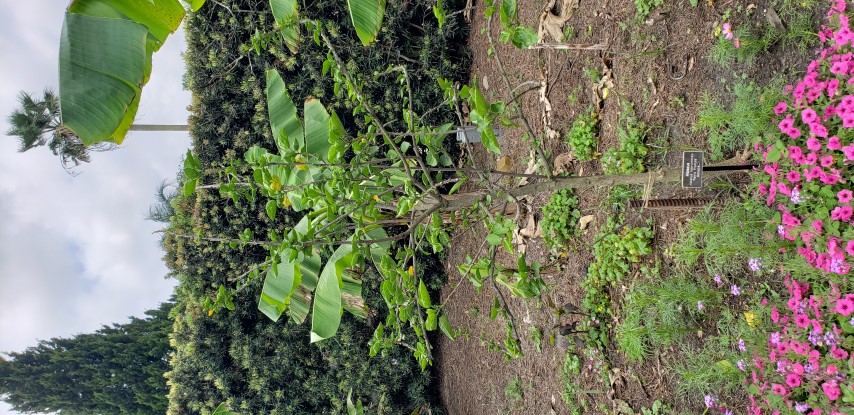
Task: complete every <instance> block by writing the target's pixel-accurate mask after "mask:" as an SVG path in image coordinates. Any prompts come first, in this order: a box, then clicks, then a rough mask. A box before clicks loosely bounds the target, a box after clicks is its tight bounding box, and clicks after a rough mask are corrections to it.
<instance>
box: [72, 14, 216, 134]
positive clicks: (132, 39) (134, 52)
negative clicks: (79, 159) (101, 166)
mask: <svg viewBox="0 0 854 415" xmlns="http://www.w3.org/2000/svg"><path fill="white" fill-rule="evenodd" d="M203 4H204V0H192V1H190V2H188V5H189V6H190V7H191V9H193V10H194V11H195V10H198V9H199V8H200V7H202V5H203ZM184 14H185V11H184V6H182V5H181V3H180V2H178V0H74V1H72V2H71V5H70V6H69V7H68V10H67V12H66V13H65V21H64V23H63V26H62V35H61V37H60V45H59V102H60V109H61V113H62V123H63V124H64V125H65V126H67V127H68V128H70V129H71V130H72V131H73V132H74V133H75V134H76V135H77V136H79V137H80V139H81V140H82V141H83V143H84V144H87V145H90V144H95V143H99V142H113V143H117V144H119V143H121V142H122V141H123V140H124V137H125V135H126V134H127V132H128V130H129V129H130V126H131V124H132V123H133V119H134V117H135V116H136V111H137V108H138V106H139V101H140V97H141V94H142V87H143V86H144V85H145V84H146V83H147V82H148V78H149V76H150V75H151V58H152V54H153V53H154V52H156V51H157V50H159V49H160V47H161V46H163V43H164V42H165V41H166V39H167V38H168V37H169V35H170V34H171V33H172V32H174V31H175V30H176V29H178V26H179V25H180V24H181V21H182V19H183V18H184Z"/></svg>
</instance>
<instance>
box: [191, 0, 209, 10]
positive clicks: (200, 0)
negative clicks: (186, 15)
mask: <svg viewBox="0 0 854 415" xmlns="http://www.w3.org/2000/svg"><path fill="white" fill-rule="evenodd" d="M205 1H206V0H192V1H190V10H192V11H194V12H197V11H199V9H201V8H202V6H204V5H205Z"/></svg>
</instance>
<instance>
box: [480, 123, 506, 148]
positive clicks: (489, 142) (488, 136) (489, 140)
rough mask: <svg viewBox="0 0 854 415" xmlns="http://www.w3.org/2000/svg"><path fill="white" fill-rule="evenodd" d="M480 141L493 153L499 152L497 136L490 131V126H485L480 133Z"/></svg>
mask: <svg viewBox="0 0 854 415" xmlns="http://www.w3.org/2000/svg"><path fill="white" fill-rule="evenodd" d="M480 142H481V143H482V144H483V146H484V147H486V149H487V150H489V151H491V152H493V153H495V154H501V148H500V147H499V146H498V137H496V136H495V132H494V131H492V127H491V126H487V127H486V128H485V129H484V130H483V131H482V132H481V133H480Z"/></svg>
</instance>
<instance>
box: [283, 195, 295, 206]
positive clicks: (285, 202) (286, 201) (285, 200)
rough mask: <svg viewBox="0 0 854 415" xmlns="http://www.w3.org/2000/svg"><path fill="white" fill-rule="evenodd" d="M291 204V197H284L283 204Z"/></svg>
mask: <svg viewBox="0 0 854 415" xmlns="http://www.w3.org/2000/svg"><path fill="white" fill-rule="evenodd" d="M291 205H293V203H291V199H288V198H287V197H286V198H284V199H282V206H284V207H291Z"/></svg>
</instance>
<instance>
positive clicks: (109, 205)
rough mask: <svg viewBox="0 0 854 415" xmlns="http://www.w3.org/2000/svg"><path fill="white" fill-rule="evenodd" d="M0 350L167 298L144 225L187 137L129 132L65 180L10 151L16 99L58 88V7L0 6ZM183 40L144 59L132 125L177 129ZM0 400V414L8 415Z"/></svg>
mask: <svg viewBox="0 0 854 415" xmlns="http://www.w3.org/2000/svg"><path fill="white" fill-rule="evenodd" d="M0 4H2V6H3V13H0V62H3V64H2V65H0V117H2V119H0V132H2V133H3V134H4V136H3V138H2V139H0V218H2V219H0V352H3V351H7V352H8V351H21V350H23V349H24V348H26V347H27V346H32V345H34V344H35V343H36V341H37V340H38V339H49V338H51V337H57V336H71V335H73V334H76V333H81V332H90V331H94V330H96V329H98V328H99V327H100V326H101V325H103V324H109V323H114V322H118V323H123V322H126V321H127V317H128V316H131V315H133V316H141V315H142V313H143V312H144V311H145V310H147V309H150V308H154V307H156V306H157V304H159V303H160V302H163V301H165V300H167V299H168V297H169V295H170V294H171V292H172V286H173V281H172V280H166V279H164V276H165V275H166V272H167V270H166V267H165V266H164V265H163V262H162V260H161V256H162V253H161V250H160V248H159V246H158V239H159V238H158V236H157V235H154V234H152V232H153V231H155V230H157V229H159V228H160V227H161V226H160V224H157V223H153V222H149V221H146V220H144V217H145V215H146V213H147V212H148V207H149V205H151V203H152V202H154V200H155V199H154V192H155V190H156V187H157V184H158V183H160V181H161V180H163V179H171V178H174V177H175V174H176V172H177V171H178V169H179V166H180V163H181V159H182V156H183V154H184V153H185V152H186V149H187V148H188V147H189V138H188V137H187V135H186V133H157V134H155V133H139V132H133V133H131V134H130V135H129V136H128V137H127V139H126V140H125V142H124V145H123V146H122V147H123V148H121V149H118V150H116V151H111V152H105V153H94V154H93V156H92V162H91V163H88V164H85V165H81V166H80V167H79V168H78V169H77V170H78V171H79V172H80V174H79V175H78V176H76V177H71V176H69V175H68V174H66V173H65V171H64V170H63V169H62V167H61V166H60V163H59V159H58V157H56V156H54V155H53V154H51V153H50V150H49V149H47V148H36V149H33V150H30V151H29V152H27V153H18V152H17V138H16V137H8V136H6V135H5V132H6V131H7V130H8V129H9V124H8V121H7V119H6V117H7V116H8V114H9V113H11V112H12V110H13V108H14V107H15V106H16V96H17V94H18V91H19V90H25V91H28V92H40V91H42V90H43V89H44V87H46V86H50V87H53V88H56V87H57V85H58V75H57V71H58V63H57V55H58V53H59V52H58V51H59V33H60V30H61V28H62V19H63V15H64V12H65V10H64V7H65V6H66V4H67V2H66V1H56V0H54V1H51V0H28V1H15V0H0ZM183 49H184V37H183V32H182V31H181V30H179V32H178V33H176V34H175V35H173V36H172V37H170V38H169V40H168V41H167V42H166V45H165V46H164V47H163V48H162V49H161V50H160V51H159V52H157V53H156V54H155V55H154V70H153V73H152V76H151V80H150V81H149V83H148V85H147V86H146V87H145V90H144V92H143V96H142V103H141V105H140V110H139V114H138V115H137V118H136V123H138V124H184V123H186V120H187V111H186V107H187V105H189V102H190V96H189V93H188V92H186V91H183V89H182V86H181V77H182V75H183V73H184V64H183V60H182V58H181V51H183ZM14 413H15V412H11V411H9V410H8V406H6V405H5V404H4V403H2V402H0V415H5V414H14Z"/></svg>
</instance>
